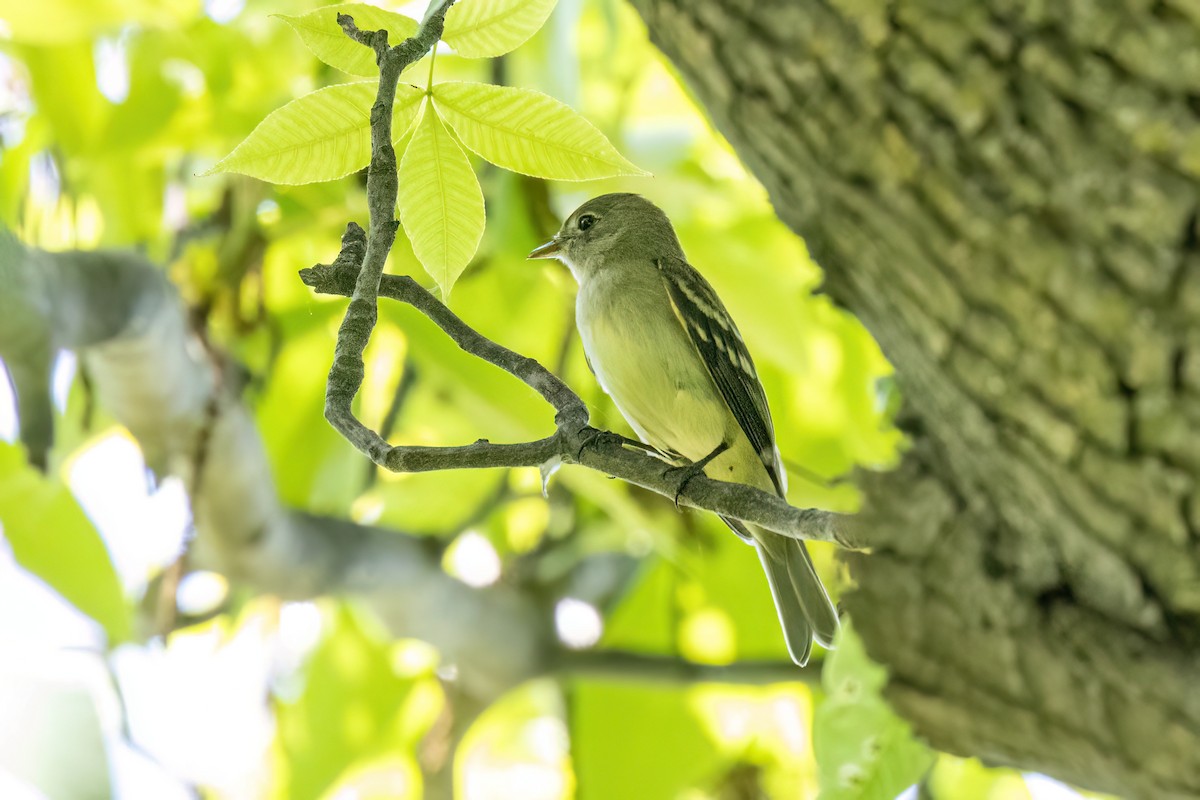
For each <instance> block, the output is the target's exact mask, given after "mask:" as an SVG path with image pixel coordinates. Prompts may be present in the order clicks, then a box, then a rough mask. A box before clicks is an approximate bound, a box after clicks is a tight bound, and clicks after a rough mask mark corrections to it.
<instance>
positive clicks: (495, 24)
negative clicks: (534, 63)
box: [442, 0, 558, 58]
mask: <svg viewBox="0 0 1200 800" xmlns="http://www.w3.org/2000/svg"><path fill="white" fill-rule="evenodd" d="M556 2H558V0H462V2H459V3H457V4H455V5H454V6H453V7H452V8H451V9H450V11H449V12H448V13H447V14H446V30H445V33H443V34H442V39H444V40H445V41H446V43H447V44H449V45H450V46H451V47H453V48H454V49H455V51H457V53H458V54H459V55H460V56H466V57H467V58H495V57H496V56H501V55H504V54H505V53H507V52H509V51H510V50H515V49H516V48H518V47H520V46H521V45H523V44H525V42H526V41H528V39H529V37H530V36H533V35H534V34H535V33H537V32H538V29H539V28H541V27H542V25H544V24H545V23H546V19H547V17H549V16H550V12H551V11H553V10H554V4H555V3H556Z"/></svg>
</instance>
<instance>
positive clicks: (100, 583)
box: [0, 442, 132, 644]
mask: <svg viewBox="0 0 1200 800" xmlns="http://www.w3.org/2000/svg"><path fill="white" fill-rule="evenodd" d="M0 525H3V529H4V537H5V538H6V539H8V542H9V544H10V545H11V546H12V550H13V555H14V556H15V557H16V560H17V563H18V564H20V565H21V566H22V567H24V568H25V569H26V570H28V571H29V572H32V573H33V574H34V575H37V576H38V577H39V578H41V579H42V580H44V581H45V582H46V583H48V584H50V586H52V587H53V588H54V589H55V590H56V591H57V592H58V593H59V594H61V595H62V596H63V597H65V598H66V599H67V600H68V601H70V602H71V603H73V604H74V605H75V607H76V608H78V609H79V610H80V611H82V612H83V613H85V614H87V615H88V616H89V617H91V618H92V619H94V620H96V622H98V623H100V624H101V625H102V626H103V627H104V630H105V632H106V633H107V634H108V639H109V642H110V644H116V643H118V642H122V641H125V640H127V639H128V638H129V636H130V633H131V629H132V620H131V612H130V607H129V603H128V602H127V601H126V599H125V593H124V591H123V590H122V588H121V581H120V579H119V578H118V577H117V572H116V570H115V569H114V568H113V565H112V560H111V559H110V558H109V555H108V549H107V548H106V547H105V545H104V540H103V539H101V538H100V534H99V533H97V532H96V528H95V526H93V525H92V523H91V521H89V520H88V518H87V516H85V515H84V513H83V509H81V508H80V507H79V504H78V503H76V502H75V498H74V497H72V496H71V493H70V491H69V490H68V489H67V487H66V486H64V485H63V484H62V483H60V482H59V481H56V480H53V479H51V478H47V477H45V476H43V475H42V474H41V473H39V472H38V471H37V470H35V469H33V467H30V466H29V465H28V464H27V463H26V461H25V455H24V452H23V451H22V450H21V448H19V447H17V446H15V445H11V444H6V443H4V442H0Z"/></svg>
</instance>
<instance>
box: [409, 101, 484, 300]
mask: <svg viewBox="0 0 1200 800" xmlns="http://www.w3.org/2000/svg"><path fill="white" fill-rule="evenodd" d="M397 205H398V206H399V209H400V221H401V222H402V223H403V224H404V231H405V233H407V234H408V238H409V240H410V241H411V242H412V247H413V252H414V253H416V255H417V258H419V259H420V260H421V264H422V265H423V266H424V267H425V270H426V271H427V272H428V273H429V274H430V275H431V276H432V277H433V279H434V280H435V281H437V283H438V286H440V287H441V289H442V297H443V298H445V297H449V295H450V288H451V287H452V286H454V282H455V281H456V280H458V276H459V275H461V274H462V271H463V270H464V269H466V266H467V264H469V263H470V261H471V257H472V256H474V255H475V250H476V248H478V247H479V240H480V238H481V237H482V236H483V226H484V211H483V192H482V191H481V190H480V188H479V181H478V180H477V179H476V178H475V170H473V169H471V162H470V161H468V160H467V154H466V153H464V152H463V150H462V148H461V147H459V146H458V143H457V142H455V141H454V138H453V137H451V136H450V132H449V131H448V130H446V126H445V125H443V124H442V121H441V119H440V118H439V117H438V115H437V112H436V111H435V110H434V109H433V107H432V106H430V107H427V108H426V109H425V115H424V117H423V118H422V119H421V121H420V122H419V123H418V124H417V129H416V131H415V132H414V133H413V137H412V141H411V142H409V143H408V149H407V150H406V151H405V152H404V158H403V159H402V160H401V162H400V196H399V199H398V201H397Z"/></svg>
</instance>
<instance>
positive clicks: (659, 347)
mask: <svg viewBox="0 0 1200 800" xmlns="http://www.w3.org/2000/svg"><path fill="white" fill-rule="evenodd" d="M580 323H581V324H580V326H579V327H580V335H581V337H582V338H583V346H584V350H585V351H586V352H587V354H588V360H589V361H590V362H591V365H592V369H593V371H595V373H596V378H597V380H599V382H600V385H601V387H603V389H604V391H605V392H607V393H608V395H609V396H610V397H612V399H613V402H614V403H616V406H617V408H618V409H619V410H620V412H621V415H622V416H623V417H625V419H626V421H627V422H629V425H630V426H631V427H632V428H633V429H634V431H636V432H637V434H638V436H639V437H641V438H642V440H643V441H645V442H646V443H648V444H652V445H654V446H655V447H658V448H660V449H665V450H672V451H674V452H676V453H679V454H680V455H682V456H684V457H685V458H687V459H689V460H691V461H695V460H697V459H700V458H703V457H704V456H706V455H708V454H709V453H710V452H712V451H713V449H714V448H716V446H717V445H718V444H720V443H721V442H722V441H723V440H724V438H725V434H726V425H727V419H726V417H727V416H728V415H727V412H726V410H725V404H724V402H723V401H722V400H721V398H720V396H719V395H718V394H717V389H716V387H715V386H714V385H713V382H712V379H711V378H710V377H709V375H708V372H707V371H706V370H705V368H704V365H703V363H702V362H701V361H700V359H699V355H698V354H697V353H696V352H695V350H694V349H693V346H692V343H691V341H690V340H688V339H687V338H686V334H685V333H684V332H683V330H682V328H679V327H678V326H677V325H676V324H675V323H674V320H667V321H665V322H664V320H662V319H659V320H653V319H650V320H647V319H645V318H638V319H629V318H622V319H621V320H620V321H619V322H614V321H610V320H609V319H608V318H605V319H601V320H588V319H581V320H580ZM618 324H619V325H620V326H621V328H620V330H616V329H614V325H618Z"/></svg>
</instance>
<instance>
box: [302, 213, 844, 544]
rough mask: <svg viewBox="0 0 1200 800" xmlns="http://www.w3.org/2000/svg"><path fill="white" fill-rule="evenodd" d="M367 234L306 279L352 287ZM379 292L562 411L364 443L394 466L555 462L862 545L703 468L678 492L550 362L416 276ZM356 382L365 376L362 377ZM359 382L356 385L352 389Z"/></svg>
mask: <svg viewBox="0 0 1200 800" xmlns="http://www.w3.org/2000/svg"><path fill="white" fill-rule="evenodd" d="M364 236H365V234H364V233H363V230H362V228H361V227H359V226H358V225H355V224H354V223H350V224H349V225H348V226H347V229H346V233H345V235H344V236H343V238H342V250H341V252H340V253H339V254H338V257H337V259H336V260H335V261H334V262H333V264H330V265H318V266H316V267H312V268H310V269H304V270H301V271H300V278H301V280H303V281H304V283H306V284H307V285H308V286H311V287H312V288H313V289H315V290H316V291H317V292H319V293H322V294H337V295H342V296H350V295H352V293H353V292H354V291H355V287H356V285H357V284H356V277H357V276H356V272H357V269H356V266H355V264H354V259H355V258H356V257H357V254H359V253H362V252H363V237H364ZM378 296H380V297H386V298H390V299H393V300H399V301H400V302H402V303H408V304H409V305H411V306H413V307H414V308H416V309H417V310H418V311H420V312H421V313H423V314H425V315H426V316H427V317H429V319H431V320H432V321H433V322H434V323H435V324H436V325H437V326H438V327H439V328H441V329H442V330H443V331H444V332H445V333H446V334H447V335H448V336H449V337H450V338H451V339H452V340H453V341H454V342H455V343H456V344H457V345H458V346H459V347H461V348H462V349H463V350H464V351H466V352H468V353H471V354H472V355H475V356H478V357H479V358H481V359H483V360H484V361H487V362H488V363H489V364H492V365H494V366H496V367H499V368H500V369H502V370H504V371H505V372H507V373H509V374H511V375H513V376H515V377H517V378H519V379H520V380H521V381H523V382H524V383H526V384H527V385H528V386H530V387H531V388H533V389H534V390H535V391H537V392H538V393H539V394H540V395H541V396H542V397H544V398H545V399H546V401H547V402H549V403H550V404H551V405H552V406H554V408H555V409H556V410H557V411H558V414H557V415H556V417H555V420H556V423H557V424H558V429H557V430H556V431H555V433H554V434H553V435H551V436H548V437H546V438H544V439H538V440H535V441H532V442H519V443H514V444H495V443H492V442H489V441H487V440H480V441H478V442H475V443H473V444H469V445H463V446H459V447H412V446H391V445H388V444H387V443H386V442H383V440H382V439H379V442H380V444H379V445H378V446H376V447H375V448H374V449H372V450H370V451H368V450H363V448H359V449H360V450H363V452H365V453H367V455H369V456H371V458H372V459H373V460H374V461H375V463H377V464H379V465H381V466H383V467H386V468H387V469H390V470H392V471H394V472H429V471H436V470H444V469H478V468H487V467H534V466H543V465H545V464H547V463H552V462H555V461H559V462H561V463H564V464H578V465H580V466H584V467H589V468H591V469H594V470H597V471H600V472H603V473H605V474H607V475H612V476H613V477H616V478H620V479H621V480H624V481H626V482H628V483H632V484H635V485H637V486H640V487H642V488H643V489H648V490H650V491H652V492H656V493H657V494H660V495H662V496H664V497H668V498H672V499H675V498H676V497H678V502H679V505H681V506H688V507H690V508H697V509H700V510H704V511H712V512H714V513H717V514H721V515H724V516H731V517H736V518H737V519H741V520H744V521H746V522H751V523H754V524H756V525H760V526H762V527H763V528H766V529H767V530H771V531H775V532H776V533H779V534H782V535H784V536H791V537H793V538H796V539H806V540H810V541H824V542H837V543H839V544H841V545H844V546H847V547H858V546H861V544H862V541H861V540H860V539H859V538H858V536H857V535H855V534H852V533H851V532H850V531H848V530H847V529H846V527H845V526H844V525H843V524H842V523H843V519H842V518H841V517H840V516H839V515H837V514H833V513H830V512H828V511H822V510H819V509H800V508H795V507H793V506H791V505H789V504H788V503H787V501H786V500H783V499H781V498H779V497H776V496H775V495H772V494H768V493H767V492H763V491H760V490H758V489H755V488H752V487H750V486H744V485H742V484H737V483H726V482H724V481H715V480H712V479H710V478H706V477H704V476H697V477H695V478H693V479H692V480H690V481H688V482H687V484H686V485H685V486H684V487H683V489H682V491H680V489H679V483H678V480H677V479H676V478H675V476H673V475H672V474H671V470H670V468H669V467H668V466H667V465H665V464H664V463H663V462H662V461H661V460H660V459H658V458H655V457H653V456H650V455H647V454H646V453H645V452H642V451H638V450H633V449H630V448H628V447H626V446H625V443H624V439H623V438H622V437H620V436H618V435H616V434H614V433H610V432H608V431H599V430H596V429H595V428H592V427H590V426H588V425H587V408H586V406H585V405H584V404H583V402H582V400H580V398H579V396H578V395H576V394H575V393H574V392H573V391H571V389H570V388H569V387H568V386H567V385H566V384H564V383H563V382H562V381H560V380H559V379H558V378H557V377H555V376H554V375H553V374H552V373H551V372H550V371H549V370H547V369H546V368H545V367H543V366H542V365H541V364H539V363H538V362H537V361H535V360H534V359H531V358H527V357H525V356H522V355H520V354H519V353H515V352H513V351H512V350H509V349H508V348H506V347H504V346H502V345H500V344H497V343H496V342H493V341H492V340H491V339H488V338H487V337H486V336H483V335H482V334H480V333H479V332H478V331H476V330H474V329H473V328H471V327H470V326H469V325H467V324H466V323H465V322H463V321H462V319H460V318H459V317H458V315H456V314H455V313H454V312H453V311H451V310H450V309H449V308H447V307H446V306H445V305H444V304H443V303H442V302H440V301H439V300H438V299H437V298H436V297H434V296H433V295H432V294H430V293H429V292H428V291H427V290H426V289H425V288H424V287H422V286H421V285H420V284H419V283H417V282H416V281H415V280H413V279H412V278H410V277H408V276H399V275H384V276H382V279H381V281H380V284H379V290H378ZM352 302H353V301H352ZM358 381H359V383H360V384H361V381H362V378H361V376H360V377H359V378H358ZM357 389H358V386H357V385H356V386H355V387H354V391H355V392H356V391H357ZM350 396H351V397H353V394H351V395H350ZM372 435H373V436H374V435H375V434H372ZM347 438H350V437H349V436H348V437H347ZM377 438H378V437H377ZM350 440H351V442H354V441H355V440H354V439H352V438H351V439H350Z"/></svg>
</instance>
